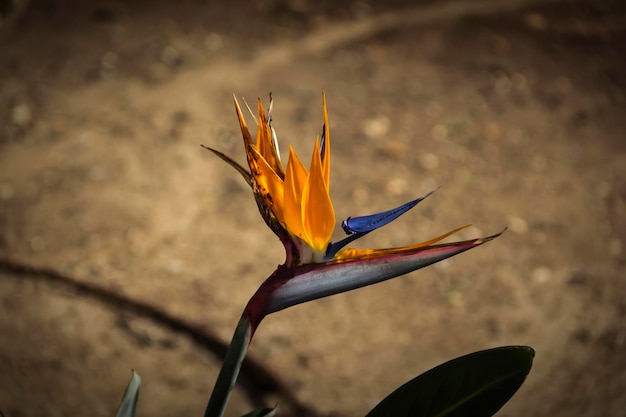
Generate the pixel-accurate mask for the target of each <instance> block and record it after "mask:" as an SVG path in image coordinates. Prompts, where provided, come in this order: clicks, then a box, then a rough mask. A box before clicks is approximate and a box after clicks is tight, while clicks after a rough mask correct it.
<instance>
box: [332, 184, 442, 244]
mask: <svg viewBox="0 0 626 417" xmlns="http://www.w3.org/2000/svg"><path fill="white" fill-rule="evenodd" d="M435 191H437V190H433V191H431V192H429V193H428V194H426V195H424V196H422V197H420V198H418V199H415V200H413V201H409V202H408V203H405V204H403V205H401V206H400V207H396V208H394V209H391V210H387V211H383V212H382V213H377V214H370V215H369V216H360V217H348V218H347V219H346V220H344V221H343V222H341V227H342V228H343V230H344V231H345V232H346V234H347V235H353V234H357V233H368V232H371V231H372V230H376V229H378V228H379V227H382V226H384V225H386V224H389V223H391V222H392V221H394V220H395V219H397V218H398V217H400V216H402V215H403V214H404V213H406V212H407V211H409V210H411V209H412V208H413V207H415V206H416V205H417V203H419V202H420V201H422V200H423V199H425V198H426V197H428V196H429V195H431V194H432V193H434V192H435Z"/></svg>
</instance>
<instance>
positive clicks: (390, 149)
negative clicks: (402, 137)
mask: <svg viewBox="0 0 626 417" xmlns="http://www.w3.org/2000/svg"><path fill="white" fill-rule="evenodd" d="M382 150H383V152H384V153H385V155H388V156H390V157H392V158H396V159H402V158H404V157H405V156H406V155H407V151H408V146H407V144H406V143H404V142H399V141H397V140H394V141H389V142H385V144H384V145H383V149H382Z"/></svg>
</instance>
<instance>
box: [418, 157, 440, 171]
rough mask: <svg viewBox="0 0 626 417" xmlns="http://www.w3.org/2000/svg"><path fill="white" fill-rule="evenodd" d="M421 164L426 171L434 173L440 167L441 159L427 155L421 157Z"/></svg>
mask: <svg viewBox="0 0 626 417" xmlns="http://www.w3.org/2000/svg"><path fill="white" fill-rule="evenodd" d="M420 163H421V164H422V166H423V167H424V169H426V170H428V171H432V170H435V169H437V168H438V167H439V158H437V156H436V155H435V154H432V153H426V154H424V155H422V156H420Z"/></svg>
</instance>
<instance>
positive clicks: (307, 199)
mask: <svg viewBox="0 0 626 417" xmlns="http://www.w3.org/2000/svg"><path fill="white" fill-rule="evenodd" d="M302 219H303V224H304V231H305V234H306V236H307V239H306V240H307V243H309V245H310V246H311V247H312V248H313V249H314V250H316V251H323V250H325V249H326V246H328V242H330V238H331V236H332V234H333V230H334V229H335V211H334V209H333V203H332V201H331V200H330V195H329V193H328V187H327V186H326V182H325V181H324V173H323V171H322V160H321V158H320V152H319V141H318V140H316V141H315V147H314V149H313V157H312V158H311V169H310V171H309V177H308V179H307V181H306V183H305V185H304V190H303V191H302Z"/></svg>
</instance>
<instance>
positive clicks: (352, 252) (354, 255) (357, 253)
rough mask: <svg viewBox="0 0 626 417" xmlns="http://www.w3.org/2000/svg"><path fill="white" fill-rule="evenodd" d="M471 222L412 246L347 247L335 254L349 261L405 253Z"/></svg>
mask: <svg viewBox="0 0 626 417" xmlns="http://www.w3.org/2000/svg"><path fill="white" fill-rule="evenodd" d="M470 226H471V224H466V225H465V226H461V227H457V228H456V229H454V230H451V231H449V232H447V233H444V234H443V235H441V236H437V237H435V238H433V239H430V240H427V241H425V242H422V243H417V244H415V245H411V246H405V247H403V248H390V249H352V248H347V249H342V250H340V251H339V252H338V253H337V255H335V258H334V259H336V260H343V261H347V260H353V259H367V258H378V257H381V256H390V255H399V254H403V253H406V252H412V251H415V250H417V249H420V248H426V247H428V246H430V245H432V244H434V243H437V242H439V241H440V240H443V239H445V238H447V237H448V236H450V235H452V234H454V233H456V232H458V231H460V230H463V229H466V228H468V227H470Z"/></svg>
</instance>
